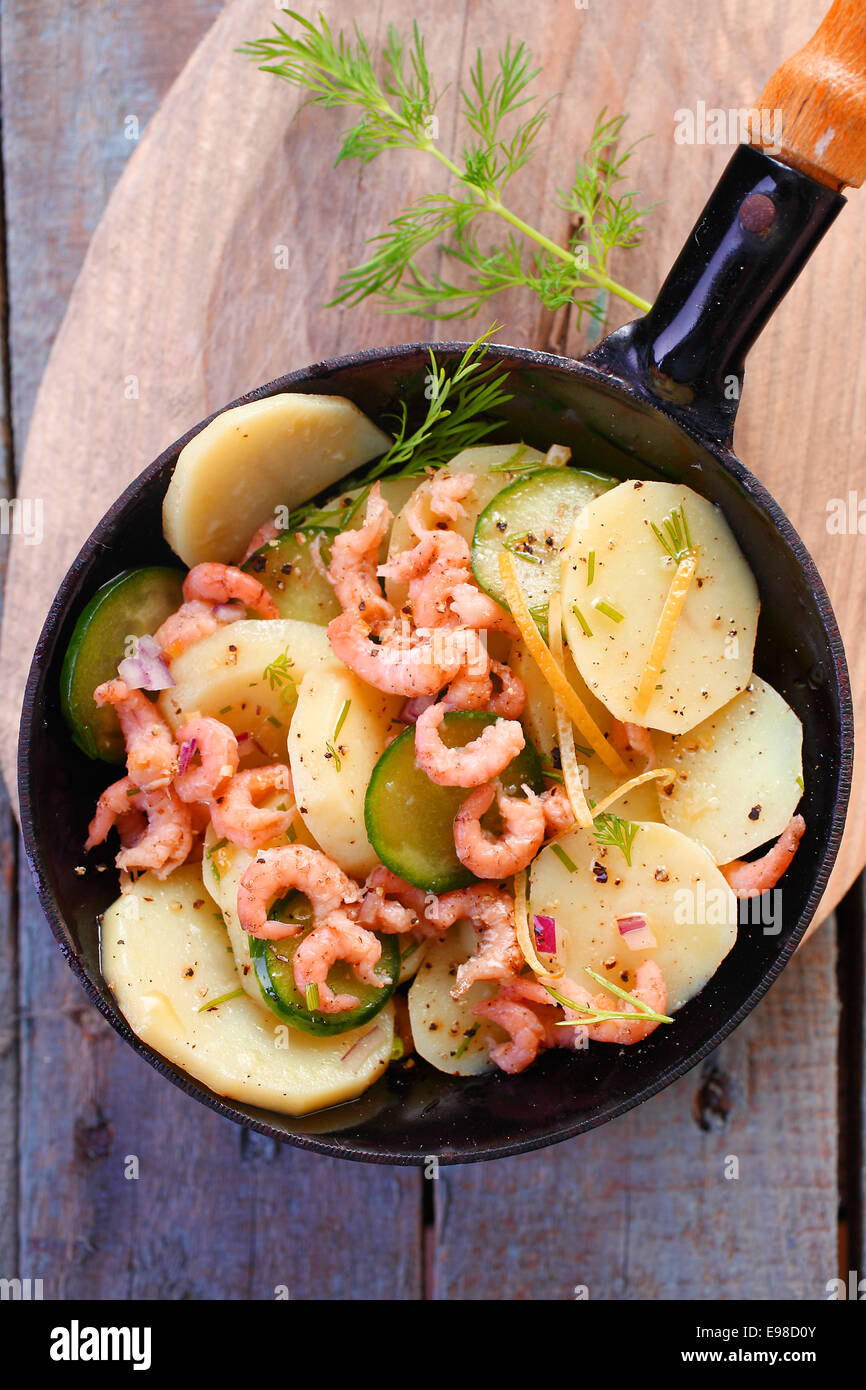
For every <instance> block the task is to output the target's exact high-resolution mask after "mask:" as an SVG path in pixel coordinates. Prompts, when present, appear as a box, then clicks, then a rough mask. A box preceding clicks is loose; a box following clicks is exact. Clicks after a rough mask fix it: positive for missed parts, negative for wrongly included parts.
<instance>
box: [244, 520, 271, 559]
mask: <svg viewBox="0 0 866 1390" xmlns="http://www.w3.org/2000/svg"><path fill="white" fill-rule="evenodd" d="M279 535H280V528H279V526H278V525H277V523H276V521H275V520H274V518H273V517H271V519H270V521H265V522H264V523H263V524H262V525H261V526H260V527H259V529H258V530H257V531H254V532H253V534H252V536H251V537H250V543H249V545H248V546H247V548H246V550H245V551H244V553H243V555H242V556H241V564H242V565H245V564H246V562H247V560H248V559H249V558H250V556H251V555H255V553H256V551H257V550H261V548H262V546H263V545H267V544H268V542H269V541H275V540H276V539H277V537H278V536H279Z"/></svg>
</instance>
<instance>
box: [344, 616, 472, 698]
mask: <svg viewBox="0 0 866 1390" xmlns="http://www.w3.org/2000/svg"><path fill="white" fill-rule="evenodd" d="M433 637H434V634H431V633H429V632H428V633H419V632H413V633H409V632H408V627H406V626H404V625H403V624H401V623H397V621H396V620H395V621H393V622H391V623H389V624H388V625H387V626H386V627H385V629H384V630H383V631H381V632H380V633H379V641H378V642H376V641H373V636H372V633H371V629H370V624H369V623H368V622H367V621H366V618H365V616H364V614H362V613H351V612H346V613H341V614H340V616H339V617H337V618H333V619H332V620H331V622H330V623H329V624H328V639H329V641H330V643H331V648H332V650H333V652H334V655H335V656H337V657H339V659H340V660H341V661H342V662H343V663H344V665H346V666H348V667H349V669H350V670H351V671H354V673H355V675H356V676H360V678H361V680H364V681H366V682H367V684H368V685H372V686H375V687H376V689H377V690H385V691H388V692H389V693H391V694H394V695H404V696H406V697H407V698H411V697H413V696H416V695H435V694H436V693H437V691H439V690H441V688H442V687H443V686H444V685H447V684H448V682H449V681H451V680H453V679H454V677H455V676H456V674H457V672H458V671H459V670H460V667H461V665H462V664H463V659H464V655H463V654H464V653H465V644H461V643H460V642H459V641H455V642H453V643H450V642H448V643H447V642H442V641H436V642H434V640H433Z"/></svg>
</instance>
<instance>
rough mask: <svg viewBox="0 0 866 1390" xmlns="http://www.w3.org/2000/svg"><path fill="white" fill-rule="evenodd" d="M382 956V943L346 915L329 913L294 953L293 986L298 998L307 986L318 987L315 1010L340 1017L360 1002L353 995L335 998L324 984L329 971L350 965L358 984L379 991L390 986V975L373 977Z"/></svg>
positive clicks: (342, 995) (340, 912) (327, 985)
mask: <svg viewBox="0 0 866 1390" xmlns="http://www.w3.org/2000/svg"><path fill="white" fill-rule="evenodd" d="M381 954H382V943H381V941H380V940H379V938H378V937H377V936H374V935H373V933H372V932H371V931H368V930H367V928H366V927H362V926H360V925H359V923H358V922H356V921H355V919H354V918H353V917H351V916H349V914H348V913H347V912H343V911H339V910H338V911H335V912H332V913H330V915H329V916H328V918H327V920H326V921H324V922H323V923H322V924H321V926H316V927H314V928H313V930H312V931H311V932H310V934H309V936H307V937H306V938H305V939H304V940H303V941H302V942H301V944H300V946H299V947H298V949H297V950H296V952H295V956H294V961H293V963H292V964H293V969H294V975H295V984H296V985H297V987H298V990H299V991H300V992H301V994H304V993H305V991H306V990H307V989H308V988H309V986H310V985H317V986H318V993H319V1002H318V1006H317V1007H318V1010H319V1012H321V1013H324V1014H336V1013H342V1012H343V1010H345V1009H354V1008H356V1007H357V1005H358V1003H359V1002H360V1001H359V1000H358V998H357V996H356V995H354V994H335V993H334V991H333V990H332V989H331V987H330V985H329V984H328V983H327V979H328V971H329V970H330V969H331V966H332V965H334V964H335V962H336V961H338V960H344V961H346V962H347V964H349V965H351V967H352V969H353V970H354V972H355V974H356V976H357V977H358V979H359V980H363V981H364V983H365V984H368V985H373V987H374V988H375V989H381V987H382V986H383V985H389V984H390V983H391V977H390V975H379V974H377V973H376V963H377V961H378V960H379V957H380V956H381Z"/></svg>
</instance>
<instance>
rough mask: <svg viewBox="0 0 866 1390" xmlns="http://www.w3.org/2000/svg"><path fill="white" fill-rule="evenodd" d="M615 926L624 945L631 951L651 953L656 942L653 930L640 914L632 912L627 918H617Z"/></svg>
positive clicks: (656, 944)
mask: <svg viewBox="0 0 866 1390" xmlns="http://www.w3.org/2000/svg"><path fill="white" fill-rule="evenodd" d="M616 925H617V927H618V928H619V934H620V936H621V937H622V938H623V940H624V941H625V944H626V945H627V946H628V947H629V949H630V950H632V951H652V950H654V948H655V947H656V946H658V942H657V941H656V938H655V935H654V933H653V930H652V928H651V926H650V924H649V922H648V921H647V919H646V917H644V915H643V913H642V912H632V913H630V914H629V915H628V916H627V917H617V919H616Z"/></svg>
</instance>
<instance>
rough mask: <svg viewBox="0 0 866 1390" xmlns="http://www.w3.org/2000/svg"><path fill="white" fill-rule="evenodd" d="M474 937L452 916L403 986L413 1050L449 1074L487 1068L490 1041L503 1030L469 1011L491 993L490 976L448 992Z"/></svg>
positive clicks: (468, 927) (467, 1073)
mask: <svg viewBox="0 0 866 1390" xmlns="http://www.w3.org/2000/svg"><path fill="white" fill-rule="evenodd" d="M477 939H478V938H477V935H476V932H475V929H474V928H473V926H472V925H471V923H469V922H458V923H457V924H456V925H455V926H454V927H452V928H451V930H450V932H449V933H448V935H447V936H446V938H445V940H444V941H441V942H439V941H434V942H433V943H432V945H431V946H430V948H429V949H428V951H427V954H426V956H425V957H424V960H423V961H422V963H421V968H420V969H419V971H418V974H417V975H416V977H415V980H414V982H413V984H412V986H411V987H410V989H409V1022H410V1023H411V1025H412V1037H413V1038H414V1040H415V1050H416V1052H417V1053H418V1055H419V1057H423V1058H424V1059H425V1061H427V1062H429V1063H430V1064H431V1066H434V1067H436V1068H437V1070H438V1071H444V1072H448V1074H449V1075H451V1076H479V1075H480V1074H481V1073H482V1072H486V1071H492V1070H493V1069H494V1068H493V1063H492V1062H491V1060H490V1043H491V1042H494V1043H496V1042H503V1041H504V1040H505V1039H506V1037H507V1036H508V1035H507V1034H506V1033H505V1032H504V1031H503V1030H502V1029H501V1028H498V1027H497V1026H496V1024H495V1023H490V1022H488V1020H487V1019H483V1018H476V1016H475V1015H474V1014H473V1012H472V1009H473V1006H474V1005H475V1004H480V1002H481V1000H482V999H490V998H491V997H492V996H493V995H494V994H496V992H497V989H498V986H497V985H496V984H495V983H494V982H492V981H489V980H478V981H477V982H476V983H475V984H474V985H473V986H472V988H471V989H470V990H469V991H468V992H467V993H466V994H465V995H464V997H463V998H462V999H452V998H451V990H452V989H453V987H454V981H455V979H456V977H457V967H458V966H459V965H462V964H463V962H464V961H467V960H468V959H469V957H470V956H471V955H473V954H474V952H475V947H476V944H477ZM464 1044H465V1046H464ZM461 1049H462V1051H461ZM458 1052H461V1055H460V1056H459V1057H458V1056H457V1053H458Z"/></svg>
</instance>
